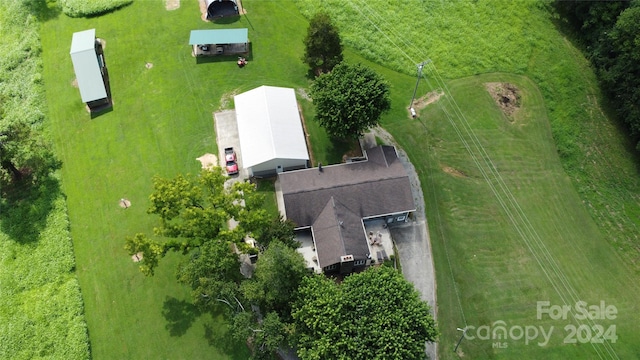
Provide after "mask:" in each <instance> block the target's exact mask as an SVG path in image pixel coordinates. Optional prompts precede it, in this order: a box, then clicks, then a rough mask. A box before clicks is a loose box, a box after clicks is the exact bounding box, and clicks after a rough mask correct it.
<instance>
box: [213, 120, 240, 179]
mask: <svg viewBox="0 0 640 360" xmlns="http://www.w3.org/2000/svg"><path fill="white" fill-rule="evenodd" d="M213 116H214V125H215V129H216V143H217V144H218V160H219V161H220V166H222V168H223V169H225V168H226V166H225V165H226V163H225V159H224V148H227V147H233V149H234V150H235V151H236V156H237V158H238V170H239V172H238V175H233V176H232V177H230V178H229V179H230V181H232V182H233V181H244V180H246V179H248V177H249V176H248V174H247V170H246V169H244V167H243V166H242V149H241V148H240V136H239V134H238V124H237V122H236V112H235V110H225V111H220V112H217V113H214V114H213Z"/></svg>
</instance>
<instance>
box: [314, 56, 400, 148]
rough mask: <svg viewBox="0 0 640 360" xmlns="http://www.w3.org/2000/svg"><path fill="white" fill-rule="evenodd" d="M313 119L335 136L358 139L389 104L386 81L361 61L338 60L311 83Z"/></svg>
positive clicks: (376, 122) (388, 107)
mask: <svg viewBox="0 0 640 360" xmlns="http://www.w3.org/2000/svg"><path fill="white" fill-rule="evenodd" d="M311 97H312V98H313V103H314V104H315V106H316V119H317V120H318V121H319V122H320V125H322V127H324V128H325V130H326V131H327V133H328V134H329V135H331V136H333V137H336V138H343V139H349V138H351V139H357V138H358V137H360V136H362V134H363V133H364V131H366V130H367V129H368V128H370V127H371V126H374V125H376V124H378V121H379V120H380V116H381V115H382V114H383V113H384V112H386V111H387V110H389V109H390V108H391V98H390V95H389V85H388V84H387V82H386V81H385V80H384V79H383V78H382V77H381V76H380V75H378V74H377V73H376V72H374V71H373V70H372V69H370V68H368V67H366V66H363V65H361V64H356V65H350V64H348V63H345V62H343V63H340V64H339V65H337V66H336V67H335V68H334V69H333V71H331V72H330V73H328V74H323V75H320V76H319V77H318V78H317V79H316V80H315V81H314V82H313V84H312V85H311Z"/></svg>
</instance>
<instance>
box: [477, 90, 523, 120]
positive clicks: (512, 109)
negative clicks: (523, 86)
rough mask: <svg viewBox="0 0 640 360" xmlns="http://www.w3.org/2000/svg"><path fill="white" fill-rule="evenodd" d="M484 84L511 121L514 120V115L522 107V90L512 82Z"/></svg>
mask: <svg viewBox="0 0 640 360" xmlns="http://www.w3.org/2000/svg"><path fill="white" fill-rule="evenodd" d="M484 86H485V87H486V88H487V91H488V92H489V94H491V97H492V98H493V100H495V101H496V104H497V105H498V107H500V110H502V112H503V113H504V114H505V115H506V116H507V118H509V120H510V121H513V120H514V118H513V116H514V115H515V114H516V113H517V111H518V110H519V109H520V90H518V88H517V87H516V86H515V85H513V84H510V83H500V82H494V83H485V84H484Z"/></svg>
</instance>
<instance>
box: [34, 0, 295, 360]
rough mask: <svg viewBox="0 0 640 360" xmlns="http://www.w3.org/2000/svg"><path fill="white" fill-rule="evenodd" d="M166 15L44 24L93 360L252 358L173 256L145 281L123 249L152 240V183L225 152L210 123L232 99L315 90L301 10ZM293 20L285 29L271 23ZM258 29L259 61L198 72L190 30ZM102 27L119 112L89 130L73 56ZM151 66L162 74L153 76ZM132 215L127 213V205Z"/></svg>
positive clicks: (253, 33) (159, 8)
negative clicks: (85, 33)
mask: <svg viewBox="0 0 640 360" xmlns="http://www.w3.org/2000/svg"><path fill="white" fill-rule="evenodd" d="M181 5H182V6H181V7H180V9H178V10H176V11H166V10H165V9H164V1H138V2H134V3H133V4H132V5H130V6H127V7H125V8H122V9H120V10H117V11H115V12H113V13H111V14H108V15H105V16H101V17H96V18H90V19H71V18H68V17H66V16H64V15H59V16H58V17H56V18H52V19H50V20H48V21H47V22H45V23H44V24H43V25H42V29H41V34H42V35H41V36H42V42H43V49H44V53H43V55H44V63H45V69H44V70H45V72H44V78H45V84H46V91H47V100H48V102H49V116H50V129H51V132H52V134H53V136H54V139H55V143H56V151H57V153H58V154H59V156H60V158H61V159H62V161H63V163H64V165H63V170H62V177H63V182H62V183H63V190H64V192H65V194H66V195H67V201H68V206H69V216H70V220H71V233H72V237H73V242H74V248H75V253H76V260H77V272H78V278H79V282H80V286H81V288H82V294H83V297H84V302H85V309H86V316H87V323H88V327H89V334H90V340H91V351H92V354H93V356H94V357H95V358H97V359H104V358H113V359H124V358H131V359H159V358H185V359H198V358H208V359H211V358H216V359H222V358H235V359H246V358H247V356H248V354H247V350H246V346H244V344H235V343H232V342H230V340H229V339H228V337H227V336H226V335H225V334H226V325H225V322H224V321H223V320H222V317H221V315H220V314H214V318H213V319H212V318H211V315H209V314H199V313H198V312H197V311H195V309H193V307H192V306H191V305H189V304H190V302H191V299H190V295H189V291H188V289H186V288H185V287H183V286H181V285H178V284H177V282H176V279H175V265H176V263H177V261H178V260H179V259H178V258H179V257H178V256H169V257H168V258H165V259H164V260H163V263H162V265H161V267H160V268H159V269H158V271H157V272H156V275H155V276H154V277H152V278H145V277H144V276H143V275H142V274H141V273H140V272H139V271H138V269H137V267H136V266H135V264H134V263H133V262H132V261H131V258H129V257H128V256H127V254H126V252H125V250H124V248H123V247H124V239H125V237H126V236H132V235H133V234H135V233H136V232H145V233H147V234H151V233H152V229H153V226H154V224H155V221H157V219H155V218H153V217H152V216H150V215H147V214H146V209H147V207H148V196H149V194H150V193H151V190H152V186H151V179H152V177H153V176H154V175H160V176H165V177H169V176H173V175H175V174H178V173H196V172H197V171H199V163H198V162H197V161H196V158H197V157H198V156H200V155H202V154H203V153H205V152H210V153H217V150H216V144H215V134H214V126H213V118H212V112H214V111H215V110H217V109H219V108H220V107H226V108H229V107H231V106H232V104H231V103H230V102H229V101H228V100H229V99H230V95H231V94H234V93H239V92H242V91H246V90H249V89H252V88H254V87H257V86H260V85H274V86H288V87H294V88H299V87H306V86H307V79H306V77H305V75H306V68H305V67H304V65H303V64H302V63H301V62H298V61H291V59H297V58H298V57H299V55H298V54H300V53H301V52H302V33H301V32H300V30H299V29H303V28H305V27H306V22H305V20H304V18H302V16H301V15H300V14H299V13H298V12H297V9H296V8H295V7H294V6H293V4H292V3H288V2H285V3H276V2H262V1H245V2H244V3H243V5H244V6H245V7H246V9H247V11H248V14H247V15H246V16H243V17H240V18H236V20H237V21H232V22H230V23H228V24H212V23H205V22H202V21H201V20H200V13H199V9H198V3H197V2H196V1H192V2H185V1H183V2H182V4H181ZM274 18H281V19H284V18H286V19H287V21H273V19H274ZM222 27H225V28H229V27H247V28H249V39H250V41H251V42H252V54H251V56H249V64H248V66H246V67H245V68H244V69H238V67H237V66H236V64H235V61H234V58H227V59H222V61H214V62H203V63H200V64H197V63H196V59H194V58H193V57H191V51H190V47H189V45H188V38H189V31H190V30H192V29H208V28H222ZM90 28H96V34H97V36H99V37H100V38H103V39H105V41H106V46H105V58H106V63H107V66H108V68H109V74H110V77H111V86H112V92H113V99H114V108H113V111H111V112H109V113H106V114H104V115H101V116H98V117H96V118H94V119H90V117H89V115H88V114H87V113H86V111H85V109H84V105H83V104H82V102H81V100H80V96H79V93H78V90H77V89H76V88H74V87H72V86H71V83H72V80H73V79H74V77H75V76H74V73H73V67H72V65H71V60H70V57H69V47H70V43H71V36H72V33H73V32H75V31H81V30H85V29H90ZM146 63H152V64H153V67H152V68H151V69H147V68H146V67H145V64H146ZM123 197H125V198H128V199H129V200H130V201H131V203H132V206H131V207H130V208H129V209H126V210H123V209H121V208H120V207H119V206H118V201H119V199H120V198H123Z"/></svg>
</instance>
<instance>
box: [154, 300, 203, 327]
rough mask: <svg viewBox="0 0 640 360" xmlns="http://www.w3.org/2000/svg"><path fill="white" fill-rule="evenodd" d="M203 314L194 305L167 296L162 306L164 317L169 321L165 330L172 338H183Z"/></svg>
mask: <svg viewBox="0 0 640 360" xmlns="http://www.w3.org/2000/svg"><path fill="white" fill-rule="evenodd" d="M200 315H202V312H201V311H200V310H199V309H198V308H197V307H196V306H195V305H194V304H192V303H190V302H187V301H184V300H178V299H176V298H174V297H170V296H167V298H166V299H165V300H164V304H163V305H162V316H164V318H165V319H166V320H167V325H166V326H165V328H166V329H167V330H169V334H170V335H171V336H182V335H184V334H185V333H186V332H187V330H189V328H190V327H191V325H193V322H194V321H195V320H196V319H197V318H198V317H199V316H200Z"/></svg>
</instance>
